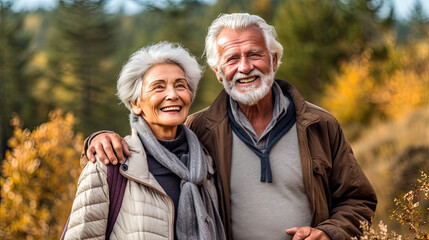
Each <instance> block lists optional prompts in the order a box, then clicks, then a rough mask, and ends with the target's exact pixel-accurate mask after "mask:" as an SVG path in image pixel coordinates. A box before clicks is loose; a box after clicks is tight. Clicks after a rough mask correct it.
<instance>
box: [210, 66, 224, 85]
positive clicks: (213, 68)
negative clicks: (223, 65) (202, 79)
mask: <svg viewBox="0 0 429 240" xmlns="http://www.w3.org/2000/svg"><path fill="white" fill-rule="evenodd" d="M212 70H213V71H214V72H215V73H216V77H217V80H218V81H219V82H220V83H222V81H223V79H222V76H221V75H220V72H219V69H217V67H212Z"/></svg>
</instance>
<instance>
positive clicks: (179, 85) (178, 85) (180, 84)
mask: <svg viewBox="0 0 429 240" xmlns="http://www.w3.org/2000/svg"><path fill="white" fill-rule="evenodd" d="M176 87H177V88H186V87H187V86H186V84H184V83H179V84H177V85H176Z"/></svg>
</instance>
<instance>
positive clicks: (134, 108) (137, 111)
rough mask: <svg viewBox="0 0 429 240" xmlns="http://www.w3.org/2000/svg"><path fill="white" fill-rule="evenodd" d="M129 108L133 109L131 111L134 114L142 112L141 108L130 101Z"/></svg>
mask: <svg viewBox="0 0 429 240" xmlns="http://www.w3.org/2000/svg"><path fill="white" fill-rule="evenodd" d="M131 108H132V109H133V112H134V114H136V115H140V114H141V113H142V112H143V110H142V109H141V108H140V107H139V106H137V104H135V103H131Z"/></svg>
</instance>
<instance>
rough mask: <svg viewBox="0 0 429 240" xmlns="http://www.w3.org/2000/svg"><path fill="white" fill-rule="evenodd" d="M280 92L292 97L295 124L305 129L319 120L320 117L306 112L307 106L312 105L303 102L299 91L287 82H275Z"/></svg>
mask: <svg viewBox="0 0 429 240" xmlns="http://www.w3.org/2000/svg"><path fill="white" fill-rule="evenodd" d="M276 82H277V84H279V86H280V88H281V89H282V90H286V91H287V92H288V93H289V94H290V96H291V97H292V101H293V104H294V105H295V114H296V122H297V124H300V125H302V126H303V127H307V126H309V125H311V124H313V123H316V122H318V121H319V120H320V117H319V116H318V115H316V114H314V113H311V112H309V111H308V107H309V105H313V104H311V103H309V102H307V101H305V100H304V98H303V97H302V95H301V94H300V93H299V91H298V90H297V89H296V88H295V87H294V86H293V85H292V84H290V83H289V82H286V81H283V80H276Z"/></svg>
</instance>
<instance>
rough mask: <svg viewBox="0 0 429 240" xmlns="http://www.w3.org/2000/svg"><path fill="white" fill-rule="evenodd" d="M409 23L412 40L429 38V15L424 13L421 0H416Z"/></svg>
mask: <svg viewBox="0 0 429 240" xmlns="http://www.w3.org/2000/svg"><path fill="white" fill-rule="evenodd" d="M408 25H409V27H410V38H411V39H409V40H410V41H413V40H414V39H417V40H420V39H426V40H428V38H429V16H428V15H425V14H424V12H423V6H422V3H421V0H417V1H415V3H414V8H413V11H412V12H411V17H410V20H409V21H408ZM428 45H429V43H428Z"/></svg>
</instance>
